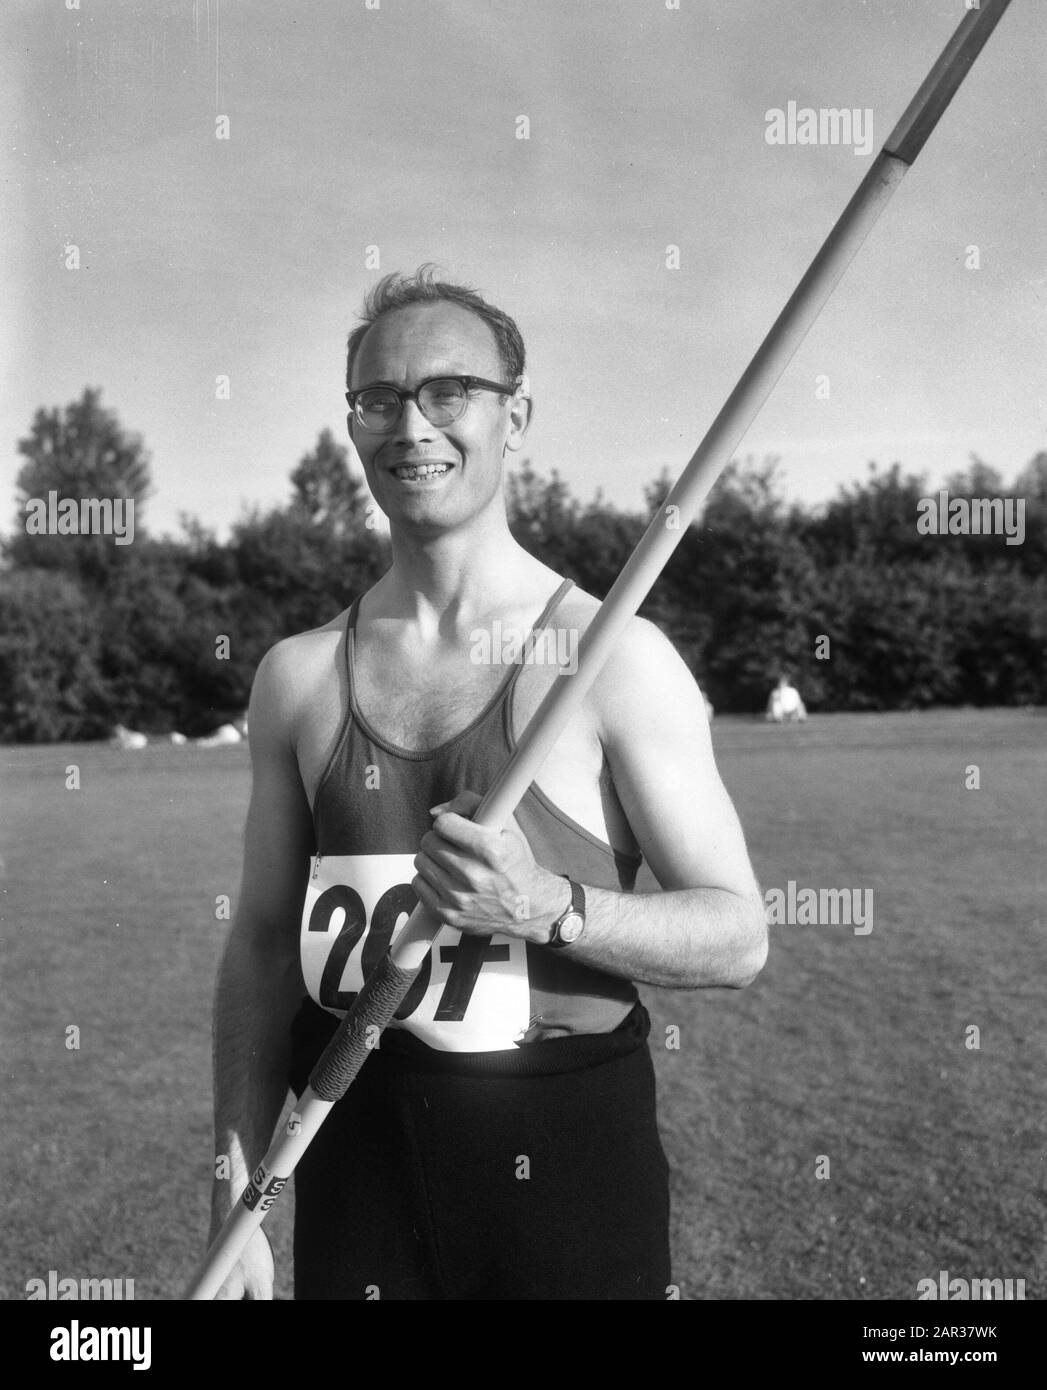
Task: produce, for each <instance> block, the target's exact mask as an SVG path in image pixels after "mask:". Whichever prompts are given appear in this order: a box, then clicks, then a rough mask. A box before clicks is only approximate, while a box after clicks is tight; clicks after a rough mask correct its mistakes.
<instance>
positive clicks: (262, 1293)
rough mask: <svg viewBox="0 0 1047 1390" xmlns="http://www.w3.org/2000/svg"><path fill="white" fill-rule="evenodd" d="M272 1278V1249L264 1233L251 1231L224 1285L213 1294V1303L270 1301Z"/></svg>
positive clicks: (273, 1275)
mask: <svg viewBox="0 0 1047 1390" xmlns="http://www.w3.org/2000/svg"><path fill="white" fill-rule="evenodd" d="M215 1234H217V1232H215ZM274 1277H275V1270H274V1267H273V1250H272V1246H271V1245H270V1244H269V1241H268V1238H267V1237H266V1234H265V1232H264V1231H255V1233H254V1235H253V1236H252V1237H251V1239H250V1240H249V1241H248V1242H247V1245H246V1246H245V1247H244V1253H243V1254H242V1255H241V1256H240V1258H239V1260H238V1261H237V1262H236V1264H235V1265H234V1266H233V1268H232V1270H231V1271H230V1273H229V1275H228V1277H227V1279H226V1281H225V1283H224V1284H223V1285H222V1287H221V1288H220V1289H219V1290H218V1292H217V1293H216V1294H215V1301H216V1302H217V1301H218V1300H219V1299H221V1300H223V1301H228V1300H230V1299H235V1300H238V1301H240V1300H243V1299H248V1300H250V1301H254V1300H255V1299H258V1300H268V1299H271V1298H272V1296H273V1279H274Z"/></svg>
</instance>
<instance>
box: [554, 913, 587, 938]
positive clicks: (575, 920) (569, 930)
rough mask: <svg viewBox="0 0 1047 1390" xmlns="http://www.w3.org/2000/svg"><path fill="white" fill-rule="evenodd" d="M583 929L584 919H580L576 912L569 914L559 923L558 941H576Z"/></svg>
mask: <svg viewBox="0 0 1047 1390" xmlns="http://www.w3.org/2000/svg"><path fill="white" fill-rule="evenodd" d="M584 927H585V918H584V917H580V916H579V915H578V913H577V912H569V913H568V914H567V916H566V917H565V918H564V919H563V921H562V922H561V923H560V940H561V941H568V942H570V941H577V940H578V938H579V937H580V936H581V934H582V930H583V928H584Z"/></svg>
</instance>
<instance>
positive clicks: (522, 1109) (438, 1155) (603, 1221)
mask: <svg viewBox="0 0 1047 1390" xmlns="http://www.w3.org/2000/svg"><path fill="white" fill-rule="evenodd" d="M649 1029H650V1020H649V1019H648V1017H647V1013H646V1010H645V1009H644V1008H643V1007H642V1006H641V1005H637V1006H636V1007H635V1008H634V1009H633V1011H632V1013H630V1014H629V1016H628V1017H627V1018H626V1020H625V1021H624V1023H623V1024H622V1025H621V1027H619V1028H618V1029H616V1030H615V1031H614V1032H613V1033H604V1034H588V1035H586V1036H583V1037H572V1038H557V1039H553V1040H551V1041H548V1042H540V1043H533V1044H530V1045H528V1046H527V1047H522V1048H520V1049H518V1050H517V1051H515V1052H512V1053H446V1052H434V1051H433V1050H432V1049H430V1048H427V1047H425V1046H424V1045H423V1044H420V1043H419V1042H418V1041H417V1039H415V1038H412V1037H410V1036H409V1035H407V1034H405V1033H403V1032H402V1031H388V1032H386V1033H385V1034H384V1035H383V1036H382V1041H381V1046H380V1047H379V1048H377V1049H376V1050H375V1052H374V1053H373V1054H372V1055H371V1056H370V1057H369V1058H368V1060H367V1062H366V1064H365V1065H364V1067H363V1069H362V1071H361V1072H360V1075H359V1077H358V1078H357V1080H356V1081H355V1082H354V1083H353V1085H352V1087H351V1088H350V1090H349V1092H348V1093H347V1094H346V1096H345V1097H344V1098H343V1099H342V1100H340V1101H339V1102H338V1104H337V1105H335V1107H334V1108H333V1110H332V1111H331V1114H330V1115H329V1117H328V1119H327V1120H326V1121H325V1123H324V1125H323V1127H322V1129H321V1130H320V1132H319V1134H318V1135H317V1137H316V1138H315V1139H314V1141H313V1142H312V1144H311V1145H310V1147H309V1149H308V1150H307V1151H306V1153H305V1155H304V1157H303V1158H302V1160H301V1162H300V1163H299V1165H298V1169H297V1172H296V1174H295V1232H294V1262H295V1298H297V1299H366V1298H376V1297H377V1298H382V1299H387V1298H393V1299H664V1298H665V1296H666V1287H667V1285H668V1284H669V1283H670V1282H671V1278H670V1272H669V1186H668V1165H667V1163H666V1160H665V1154H664V1153H663V1151H662V1146H661V1142H660V1140H659V1136H658V1126H657V1122H656V1119H655V1084H654V1069H653V1067H652V1064H651V1057H650V1053H649V1051H648V1047H647V1034H648V1031H649ZM296 1080H297V1082H298V1085H297V1086H296V1089H300V1084H301V1077H297V1078H296Z"/></svg>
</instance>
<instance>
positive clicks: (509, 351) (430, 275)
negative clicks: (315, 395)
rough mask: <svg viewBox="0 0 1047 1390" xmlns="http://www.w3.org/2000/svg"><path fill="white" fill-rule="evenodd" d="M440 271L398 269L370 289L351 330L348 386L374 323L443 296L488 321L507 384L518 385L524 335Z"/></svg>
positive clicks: (429, 267) (423, 267) (498, 311)
mask: <svg viewBox="0 0 1047 1390" xmlns="http://www.w3.org/2000/svg"><path fill="white" fill-rule="evenodd" d="M436 273H437V267H436V266H435V265H431V264H426V265H420V266H419V267H418V269H417V270H416V271H415V273H414V274H413V275H401V274H400V273H399V271H394V272H393V273H392V274H391V275H385V276H383V277H382V279H381V280H379V281H378V283H377V285H375V286H373V288H372V289H371V290H370V291H369V292H368V295H367V298H366V299H365V300H364V307H363V309H362V311H361V313H360V326H359V327H358V328H354V329H353V331H352V332H351V333H350V334H349V341H348V345H347V352H346V363H345V384H346V386H347V387H349V388H351V387H352V384H353V363H354V362H355V360H356V354H357V353H358V352H359V350H360V344H361V343H362V342H363V340H364V335H365V334H366V332H367V330H368V329H369V328H370V327H371V326H372V324H374V323H376V322H377V321H378V319H380V318H381V317H382V315H383V314H388V313H390V312H391V311H392V310H393V309H404V308H406V307H407V306H408V305H409V304H436V303H438V302H439V301H440V300H446V301H447V302H448V303H449V304H458V305H460V306H461V307H462V308H463V309H468V310H469V311H470V312H471V313H473V314H475V315H476V316H477V318H481V319H483V321H484V323H486V324H487V326H488V328H490V330H491V332H492V333H493V334H494V336H495V341H496V342H497V344H498V354H499V356H500V357H501V359H502V366H503V368H504V369H505V380H506V384H507V385H514V386H515V384H516V382H517V380H518V378H520V377H522V376H523V370H524V343H523V338H522V337H521V336H520V330H519V329H518V328H517V326H516V324H515V323H514V322H513V321H512V319H511V318H510V317H509V315H508V314H505V313H503V312H502V310H501V309H496V308H495V307H494V305H493V304H488V303H487V301H486V300H485V299H482V298H481V296H480V295H479V294H477V292H476V290H471V289H468V288H467V287H466V286H465V285H455V284H452V283H451V282H450V281H447V280H437V279H436Z"/></svg>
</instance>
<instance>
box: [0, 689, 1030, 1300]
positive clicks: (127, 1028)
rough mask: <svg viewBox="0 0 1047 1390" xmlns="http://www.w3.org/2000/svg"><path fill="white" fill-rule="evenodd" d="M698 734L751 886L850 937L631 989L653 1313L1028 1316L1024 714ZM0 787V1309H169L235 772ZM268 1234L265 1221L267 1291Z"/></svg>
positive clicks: (68, 760)
mask: <svg viewBox="0 0 1047 1390" xmlns="http://www.w3.org/2000/svg"><path fill="white" fill-rule="evenodd" d="M715 742H716V745H717V752H718V757H719V761H720V766H721V770H722V772H723V775H724V779H725V781H726V783H727V785H728V788H729V789H730V791H731V793H732V794H733V796H734V798H735V801H736V804H737V806H738V809H739V811H740V813H741V816H742V820H743V823H744V825H745V828H746V833H747V837H748V840H749V845H750V848H751V851H752V855H753V860H754V863H755V865H756V868H757V873H758V875H759V877H760V880H761V883H762V885H763V887H764V888H765V889H766V888H772V887H781V888H783V889H784V888H785V886H786V884H787V882H788V881H789V880H790V879H791V880H794V881H795V882H796V883H797V884H798V885H800V886H812V887H841V888H846V887H860V888H863V889H866V890H868V889H872V890H873V893H874V914H875V916H874V926H873V930H872V931H871V932H870V933H869V934H867V935H856V934H855V933H854V932H853V931H852V930H851V929H850V928H849V927H846V926H835V927H833V926H778V927H775V928H774V929H773V930H772V940H771V956H770V960H769V962H768V964H767V967H766V969H765V970H764V972H763V974H762V975H761V976H760V978H759V980H758V981H757V982H756V983H755V984H754V985H753V986H752V987H751V988H750V989H748V990H745V991H742V992H731V991H700V992H694V993H683V992H669V991H656V990H647V991H646V992H645V997H646V1001H647V1003H648V1006H649V1008H650V1010H651V1014H652V1018H653V1032H652V1043H653V1045H654V1055H655V1062H656V1067H657V1070H658V1078H659V1095H660V1114H661V1117H662V1126H663V1134H664V1142H665V1147H666V1151H667V1153H668V1156H669V1160H670V1164H671V1166H672V1170H673V1199H674V1225H673V1237H674V1259H675V1276H674V1277H675V1278H676V1280H677V1282H678V1283H679V1285H680V1288H681V1296H682V1297H683V1298H685V1299H729V1298H751V1299H780V1298H800V1299H883V1298H902V1299H911V1298H914V1297H915V1295H916V1285H917V1281H918V1280H919V1279H922V1278H933V1279H937V1277H938V1273H939V1271H940V1270H948V1271H949V1273H950V1276H952V1277H955V1276H957V1275H962V1276H964V1277H966V1278H990V1277H998V1278H1014V1279H1018V1278H1023V1279H1024V1280H1025V1281H1026V1297H1027V1298H1043V1296H1044V1291H1045V1288H1047V1247H1045V1241H1044V1232H1045V1207H1047V1203H1045V1190H1047V1184H1045V1175H1047V1160H1045V1148H1047V1140H1045V1134H1044V1124H1045V1121H1044V1116H1045V1105H1044V1098H1045V1091H1047V1008H1045V997H1047V987H1045V968H1044V967H1045V959H1047V952H1045V948H1044V938H1045V910H1044V896H1045V892H1047V874H1045V870H1044V846H1045V844H1047V811H1045V809H1044V788H1045V786H1047V717H1045V715H1044V713H1043V712H1040V711H1029V712H1023V711H987V712H986V711H976V712H975V711H956V712H937V713H925V714H919V715H916V714H914V715H906V714H899V715H868V716H865V715H855V716H846V715H840V716H833V717H823V718H820V719H818V718H816V719H814V720H813V721H812V722H811V723H809V724H808V725H807V726H805V727H796V728H773V727H767V726H764V725H763V724H760V723H754V722H749V721H742V720H738V721H734V720H730V719H724V720H718V721H717V722H716V725H715ZM70 764H77V765H78V766H79V769H80V780H81V787H80V790H79V791H72V790H67V789H66V785H65V783H66V769H67V767H68V766H69V765H70ZM970 764H976V765H977V766H978V768H979V773H980V781H981V788H980V790H967V789H965V785H964V784H965V769H966V768H967V767H968V765H970ZM0 765H2V767H3V779H2V788H0V790H2V828H0V853H2V856H3V862H2V865H0V872H2V874H3V880H2V882H0V890H2V897H0V910H2V927H3V954H4V964H3V994H2V1008H3V1014H2V1018H3V1025H2V1027H3V1032H2V1040H0V1041H2V1048H3V1072H4V1078H5V1099H4V1114H5V1123H4V1125H3V1128H2V1132H0V1133H2V1137H0V1145H2V1158H3V1164H4V1171H5V1173H6V1183H5V1185H6V1213H5V1216H6V1220H5V1226H6V1232H5V1239H4V1242H3V1251H2V1255H0V1296H2V1297H3V1298H5V1299H18V1298H23V1297H24V1296H25V1286H26V1282H27V1281H28V1280H29V1279H31V1278H34V1277H42V1278H46V1276H47V1273H48V1271H49V1270H51V1269H54V1270H56V1271H57V1272H58V1275H59V1276H73V1277H77V1278H78V1277H81V1276H84V1277H94V1278H105V1277H109V1278H116V1277H123V1278H128V1277H131V1278H133V1279H134V1280H135V1296H136V1298H139V1299H148V1298H167V1297H172V1296H177V1295H178V1293H179V1291H180V1288H181V1286H182V1285H183V1284H184V1282H185V1280H186V1279H187V1277H188V1275H189V1273H190V1272H191V1269H192V1267H193V1265H194V1264H195V1262H196V1260H197V1259H198V1258H199V1255H200V1253H201V1251H202V1248H203V1241H204V1238H205V1234H206V1224H207V1209H208V1189H209V1180H210V1174H211V1162H212V1160H211V1133H210V1043H209V1027H210V1024H209V1018H210V1004H211V988H212V982H213V979H214V972H215V968H216V965H217V961H218V956H219V952H220V949H221V945H222V940H223V933H224V931H225V930H226V924H225V923H223V922H218V921H216V920H215V898H216V896H217V895H218V894H221V893H228V894H230V895H231V896H232V897H233V898H234V901H235V895H236V891H237V885H238V877H239V862H238V856H239V843H240V833H241V825H242V820H243V813H244V809H245V806H246V798H247V793H248V786H249V771H248V759H247V754H246V750H244V749H242V748H232V749H215V750H208V751H205V750H202V749H194V748H185V749H171V748H164V747H159V746H158V747H156V748H148V749H146V750H144V751H142V752H126V753H123V752H117V751H114V750H110V749H108V748H105V747H101V746H98V745H78V746H68V745H67V746H62V747H43V748H7V749H3V750H0ZM71 1025H75V1026H76V1027H78V1028H79V1030H80V1046H79V1049H78V1050H71V1049H69V1048H67V1046H66V1039H67V1033H66V1030H67V1028H69V1027H70V1026H71ZM674 1025H675V1026H676V1027H678V1028H679V1042H680V1046H679V1048H678V1049H669V1048H666V1047H665V1046H664V1040H665V1039H666V1029H667V1028H670V1027H672V1026H674ZM971 1025H975V1026H976V1027H977V1028H978V1029H979V1030H980V1040H979V1041H980V1046H979V1047H978V1048H977V1049H974V1048H971V1047H968V1046H966V1045H965V1038H966V1037H967V1033H966V1030H967V1029H968V1028H969V1026H971ZM820 1155H825V1156H827V1157H828V1159H829V1164H830V1167H829V1176H828V1178H821V1179H820V1178H818V1177H817V1176H816V1164H817V1162H818V1159H819V1156H820ZM291 1214H292V1201H291V1200H290V1199H285V1203H284V1205H282V1206H281V1205H280V1204H278V1206H277V1208H276V1209H275V1211H274V1213H273V1215H272V1216H271V1218H270V1220H269V1222H268V1224H267V1230H268V1231H269V1234H270V1238H271V1239H272V1240H273V1242H274V1247H275V1250H276V1254H277V1264H278V1289H277V1292H278V1294H280V1295H282V1296H284V1297H287V1296H289V1294H290V1287H291V1285H290V1274H291V1268H290V1241H289V1236H290V1224H291Z"/></svg>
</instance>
